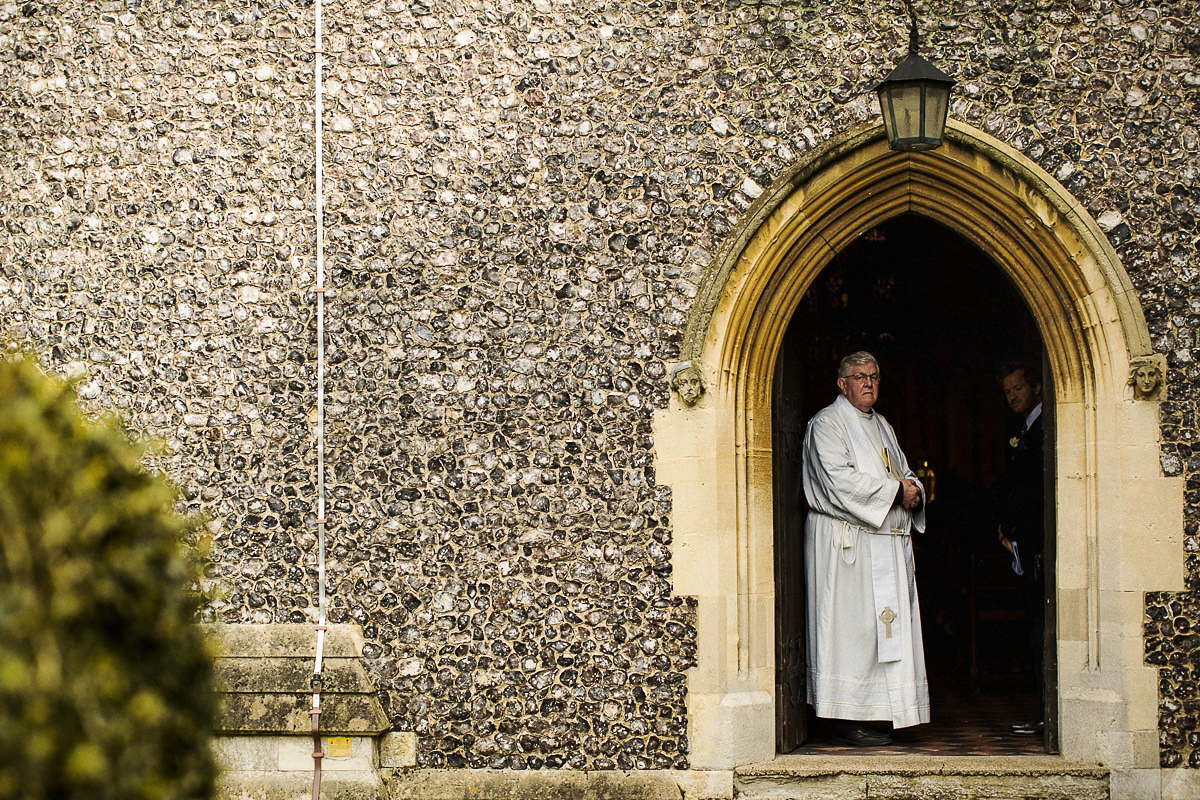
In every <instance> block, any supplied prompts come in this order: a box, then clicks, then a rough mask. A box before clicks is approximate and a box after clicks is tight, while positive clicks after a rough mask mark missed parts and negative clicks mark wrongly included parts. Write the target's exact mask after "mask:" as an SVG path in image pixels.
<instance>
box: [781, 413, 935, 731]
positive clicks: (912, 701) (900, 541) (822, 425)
mask: <svg viewBox="0 0 1200 800" xmlns="http://www.w3.org/2000/svg"><path fill="white" fill-rule="evenodd" d="M838 399H839V401H840V402H841V403H846V400H845V399H844V398H840V397H839V398H838ZM847 405H848V404H847ZM836 406H837V404H836V403H835V404H834V405H830V406H827V407H826V408H824V409H822V410H821V411H819V412H818V413H817V415H816V416H814V417H813V418H812V420H811V421H810V422H809V423H808V430H807V432H806V433H805V437H804V477H803V480H804V493H805V496H806V497H807V498H808V504H809V506H810V508H811V510H810V512H809V515H808V519H807V521H806V523H805V541H804V561H805V577H806V579H807V585H808V626H807V640H808V701H809V703H811V704H812V706H813V708H814V709H815V710H816V713H817V716H819V717H830V718H834V719H852V720H890V721H891V722H892V725H893V726H894V727H896V728H902V727H906V726H909V725H917V724H920V723H923V722H928V721H929V684H928V681H927V679H926V674H925V655H924V651H923V650H922V646H921V617H920V610H919V608H918V605H917V586H916V580H915V574H914V566H913V551H912V540H911V538H910V536H909V535H908V532H909V531H911V529H912V528H915V529H916V530H918V531H923V530H924V529H925V513H924V494H925V490H924V488H923V487H922V489H921V496H922V505H921V508H920V509H919V510H918V511H916V512H915V513H910V512H908V511H907V510H905V509H904V508H903V507H902V506H900V505H898V504H897V503H896V496H897V492H898V491H899V483H898V481H899V478H902V477H907V478H910V479H912V480H917V478H916V475H915V474H914V473H913V471H912V470H911V469H909V467H908V461H907V459H906V458H905V457H904V453H903V452H901V451H900V448H899V447H898V446H896V444H895V442H896V435H895V432H894V431H893V430H892V428H891V426H890V425H888V423H887V421H886V420H884V419H883V417H881V416H880V415H879V414H870V415H869V416H868V415H862V414H861V412H858V411H855V410H854V409H853V407H849V411H850V412H852V413H853V415H854V418H856V419H858V420H860V424H863V429H864V433H865V434H866V436H865V437H864V436H857V445H856V444H855V443H854V442H852V441H851V438H852V437H851V436H850V434H849V433H848V431H847V427H846V423H845V417H844V416H843V413H842V412H839V410H838V408H837V407H836ZM876 425H877V426H878V428H876V427H875V426H876ZM866 443H869V444H870V446H871V447H872V449H873V451H872V452H871V453H870V455H863V453H862V451H863V450H864V448H865V446H866ZM885 447H886V448H887V450H888V451H889V452H888V457H887V463H886V464H885V458H884V456H883V454H882V450H883V448H885ZM893 450H894V452H892V451H893ZM889 472H890V475H889ZM919 483H920V482H919V481H918V484H919ZM875 531H879V532H875ZM889 598H890V599H889ZM893 604H894V606H895V607H893ZM884 607H886V608H887V609H888V613H891V614H894V618H893V619H891V620H890V624H885V622H884V621H882V620H881V619H880V611H879V609H880V608H884ZM888 633H891V636H890V637H888V636H887V634H888Z"/></svg>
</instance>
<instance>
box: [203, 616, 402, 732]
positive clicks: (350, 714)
mask: <svg viewBox="0 0 1200 800" xmlns="http://www.w3.org/2000/svg"><path fill="white" fill-rule="evenodd" d="M201 627H202V629H203V630H204V633H205V635H206V636H207V637H208V638H209V640H210V641H211V642H212V643H213V645H214V649H215V650H216V652H217V653H218V655H217V659H216V666H215V673H216V683H217V692H218V705H219V715H218V719H217V731H218V732H219V733H223V734H296V735H305V734H309V733H311V731H312V718H311V715H310V711H311V710H312V676H313V668H314V666H315V664H314V659H315V653H316V632H315V631H314V630H313V628H312V626H308V625H204V626H201ZM362 643H363V638H362V633H361V631H360V630H359V629H358V626H357V625H330V626H329V628H328V630H327V631H326V636H325V650H324V654H323V659H322V670H321V719H320V726H321V733H322V734H323V735H326V736H328V735H337V734H356V735H360V736H362V735H367V736H375V735H378V734H381V733H384V732H385V731H387V730H389V729H390V727H391V726H390V724H389V722H388V719H387V717H386V716H385V715H384V713H383V706H382V705H380V703H379V698H378V697H377V696H376V693H375V688H374V686H373V685H372V683H371V680H370V677H369V676H368V675H367V671H366V669H365V668H364V667H363V664H362V656H361V652H360V651H361V648H362Z"/></svg>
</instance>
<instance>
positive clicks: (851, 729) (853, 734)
mask: <svg viewBox="0 0 1200 800" xmlns="http://www.w3.org/2000/svg"><path fill="white" fill-rule="evenodd" d="M833 735H834V736H835V737H837V739H838V741H841V742H843V743H845V744H848V745H851V746H853V747H879V746H880V745H885V744H891V743H892V735H891V734H890V733H887V732H885V731H880V730H876V729H875V728H872V727H869V726H867V725H863V724H859V723H853V722H842V723H839V724H837V725H835V726H834V728H833Z"/></svg>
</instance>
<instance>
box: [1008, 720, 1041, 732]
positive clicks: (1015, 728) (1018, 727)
mask: <svg viewBox="0 0 1200 800" xmlns="http://www.w3.org/2000/svg"><path fill="white" fill-rule="evenodd" d="M1044 730H1046V723H1044V722H1042V721H1041V720H1040V719H1034V720H1030V721H1028V722H1014V723H1013V724H1012V725H1009V726H1008V732H1009V733H1011V734H1013V735H1014V736H1041V735H1042V732H1043V731H1044Z"/></svg>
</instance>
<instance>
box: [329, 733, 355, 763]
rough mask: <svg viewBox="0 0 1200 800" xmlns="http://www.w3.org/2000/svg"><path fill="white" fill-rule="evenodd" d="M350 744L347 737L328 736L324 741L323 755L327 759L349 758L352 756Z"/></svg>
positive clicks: (350, 741)
mask: <svg viewBox="0 0 1200 800" xmlns="http://www.w3.org/2000/svg"><path fill="white" fill-rule="evenodd" d="M352 743H353V742H352V740H351V739H350V737H348V736H330V737H329V738H328V739H326V740H325V755H326V757H328V758H349V757H350V756H352V755H354V748H353V746H352Z"/></svg>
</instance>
